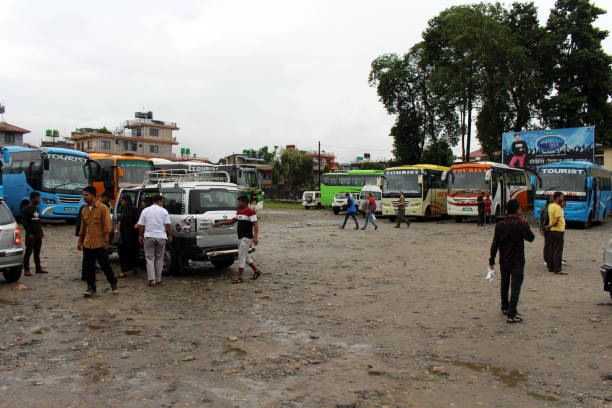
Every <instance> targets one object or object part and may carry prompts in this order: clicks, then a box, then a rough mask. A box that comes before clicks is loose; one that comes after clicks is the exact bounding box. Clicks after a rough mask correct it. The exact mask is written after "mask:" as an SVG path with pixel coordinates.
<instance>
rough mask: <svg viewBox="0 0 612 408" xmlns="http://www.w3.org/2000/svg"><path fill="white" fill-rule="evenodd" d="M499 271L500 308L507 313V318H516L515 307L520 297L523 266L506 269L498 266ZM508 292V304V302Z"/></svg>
mask: <svg viewBox="0 0 612 408" xmlns="http://www.w3.org/2000/svg"><path fill="white" fill-rule="evenodd" d="M500 270H501V307H502V309H504V310H507V311H508V318H509V319H513V318H514V317H516V313H517V312H516V306H517V305H518V301H519V297H520V295H521V285H522V284H523V277H524V270H525V266H524V265H523V266H520V267H514V268H508V267H503V266H500ZM508 290H510V302H508Z"/></svg>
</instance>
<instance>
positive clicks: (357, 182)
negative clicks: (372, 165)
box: [351, 176, 365, 187]
mask: <svg viewBox="0 0 612 408" xmlns="http://www.w3.org/2000/svg"><path fill="white" fill-rule="evenodd" d="M351 186H355V187H363V186H365V180H364V178H363V176H361V177H358V176H352V177H351Z"/></svg>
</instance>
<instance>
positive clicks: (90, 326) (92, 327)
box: [87, 324, 104, 330]
mask: <svg viewBox="0 0 612 408" xmlns="http://www.w3.org/2000/svg"><path fill="white" fill-rule="evenodd" d="M87 327H89V328H90V329H91V330H102V329H103V328H104V326H100V325H99V324H88V325H87Z"/></svg>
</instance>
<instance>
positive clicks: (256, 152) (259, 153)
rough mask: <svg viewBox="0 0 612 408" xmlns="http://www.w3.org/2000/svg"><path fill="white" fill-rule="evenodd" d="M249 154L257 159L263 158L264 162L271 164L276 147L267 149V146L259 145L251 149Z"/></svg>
mask: <svg viewBox="0 0 612 408" xmlns="http://www.w3.org/2000/svg"><path fill="white" fill-rule="evenodd" d="M250 152H251V153H250V154H251V156H253V157H256V158H258V159H264V163H266V164H272V163H273V162H274V157H275V156H276V149H274V151H272V152H271V151H269V149H268V146H264V147H260V148H259V149H251V150H250Z"/></svg>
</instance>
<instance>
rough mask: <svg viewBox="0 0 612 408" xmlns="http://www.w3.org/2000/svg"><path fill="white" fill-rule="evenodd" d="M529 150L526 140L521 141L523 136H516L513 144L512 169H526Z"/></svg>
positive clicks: (518, 134) (516, 134)
mask: <svg viewBox="0 0 612 408" xmlns="http://www.w3.org/2000/svg"><path fill="white" fill-rule="evenodd" d="M528 151H529V148H528V147H527V143H525V141H524V140H521V134H520V133H515V134H514V142H512V155H513V157H512V160H510V167H518V168H521V169H522V168H523V167H525V158H526V157H527V153H528Z"/></svg>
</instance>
